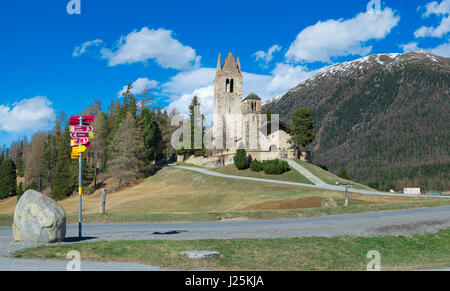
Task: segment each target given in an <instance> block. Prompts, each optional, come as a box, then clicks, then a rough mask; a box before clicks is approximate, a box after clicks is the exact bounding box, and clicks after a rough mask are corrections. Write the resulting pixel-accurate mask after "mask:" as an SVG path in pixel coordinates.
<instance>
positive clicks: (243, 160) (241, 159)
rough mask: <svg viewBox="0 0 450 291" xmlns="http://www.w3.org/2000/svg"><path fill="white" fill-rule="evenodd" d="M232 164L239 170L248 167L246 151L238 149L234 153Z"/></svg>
mask: <svg viewBox="0 0 450 291" xmlns="http://www.w3.org/2000/svg"><path fill="white" fill-rule="evenodd" d="M233 159H234V165H235V166H236V168H237V169H239V170H245V169H248V158H247V152H246V151H245V150H244V149H238V150H237V152H236V155H234V158H233Z"/></svg>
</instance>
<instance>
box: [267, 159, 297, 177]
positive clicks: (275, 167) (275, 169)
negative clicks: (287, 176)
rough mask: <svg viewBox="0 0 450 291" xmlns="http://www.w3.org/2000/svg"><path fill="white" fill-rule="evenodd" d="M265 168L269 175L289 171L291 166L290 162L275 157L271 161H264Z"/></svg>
mask: <svg viewBox="0 0 450 291" xmlns="http://www.w3.org/2000/svg"><path fill="white" fill-rule="evenodd" d="M263 170H264V173H265V174H267V175H281V174H283V173H284V172H287V171H289V170H290V167H289V164H288V162H286V161H282V160H279V159H275V160H271V161H264V162H263Z"/></svg>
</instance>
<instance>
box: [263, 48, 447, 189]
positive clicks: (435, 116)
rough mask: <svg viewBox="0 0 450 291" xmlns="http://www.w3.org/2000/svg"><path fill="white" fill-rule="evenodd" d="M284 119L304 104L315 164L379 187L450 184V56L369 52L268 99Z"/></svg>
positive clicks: (430, 187) (442, 187)
mask: <svg viewBox="0 0 450 291" xmlns="http://www.w3.org/2000/svg"><path fill="white" fill-rule="evenodd" d="M267 107H270V108H271V110H272V112H274V113H278V114H280V118H281V120H282V121H286V122H288V121H289V120H290V118H291V116H292V113H293V111H294V110H295V108H299V107H307V108H309V109H310V110H311V114H312V116H313V117H314V120H315V131H316V134H317V138H316V141H315V142H314V144H313V146H312V149H313V161H314V162H315V163H317V164H321V165H326V166H327V167H328V168H329V169H330V170H332V171H334V172H337V170H338V169H339V168H341V167H343V168H345V169H346V170H347V172H348V173H349V175H350V176H351V178H352V179H354V180H357V181H359V182H363V183H369V184H370V186H372V187H377V188H381V189H383V188H384V189H387V188H394V187H395V188H397V189H401V188H403V187H405V186H421V187H423V188H424V189H427V190H448V189H450V179H449V178H450V177H449V173H450V146H449V142H450V130H449V124H450V59H447V58H442V57H439V56H436V55H433V54H430V53H424V52H418V53H407V54H388V55H374V56H369V57H366V58H362V59H359V60H356V61H353V62H348V63H343V64H338V65H335V66H332V67H331V68H329V69H327V70H326V71H324V72H321V73H319V74H318V75H316V76H315V77H313V78H311V79H309V80H307V81H305V82H303V83H301V84H299V85H298V86H297V87H295V88H293V89H292V90H290V91H289V92H287V93H286V94H285V95H284V96H283V97H282V98H280V99H278V100H276V101H274V102H272V103H269V104H266V108H267Z"/></svg>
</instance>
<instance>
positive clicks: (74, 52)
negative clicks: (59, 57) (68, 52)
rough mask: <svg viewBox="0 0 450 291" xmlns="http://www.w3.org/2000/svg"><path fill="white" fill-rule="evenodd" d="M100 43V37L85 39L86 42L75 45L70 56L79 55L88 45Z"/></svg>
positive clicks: (93, 45) (101, 42)
mask: <svg viewBox="0 0 450 291" xmlns="http://www.w3.org/2000/svg"><path fill="white" fill-rule="evenodd" d="M101 44H103V40H101V39H95V40H90V41H87V42H85V43H83V44H82V45H80V46H77V47H75V49H74V50H73V53H72V56H74V57H79V56H81V55H82V54H84V53H85V52H86V51H87V49H88V48H89V47H96V46H99V45H101Z"/></svg>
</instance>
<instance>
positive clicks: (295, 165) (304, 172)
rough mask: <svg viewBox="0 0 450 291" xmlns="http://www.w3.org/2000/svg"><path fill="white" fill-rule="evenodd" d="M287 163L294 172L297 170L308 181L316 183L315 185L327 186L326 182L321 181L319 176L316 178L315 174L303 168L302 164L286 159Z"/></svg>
mask: <svg viewBox="0 0 450 291" xmlns="http://www.w3.org/2000/svg"><path fill="white" fill-rule="evenodd" d="M286 161H287V162H288V164H289V166H291V168H293V169H294V170H296V171H297V172H299V173H300V174H302V175H303V176H305V177H306V179H308V180H310V181H311V182H313V183H314V185H327V183H325V182H324V181H322V180H321V179H319V178H318V177H317V176H315V175H314V174H313V173H311V172H310V171H308V170H307V169H305V167H303V166H301V165H300V164H298V163H296V162H295V161H293V160H292V159H286Z"/></svg>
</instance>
